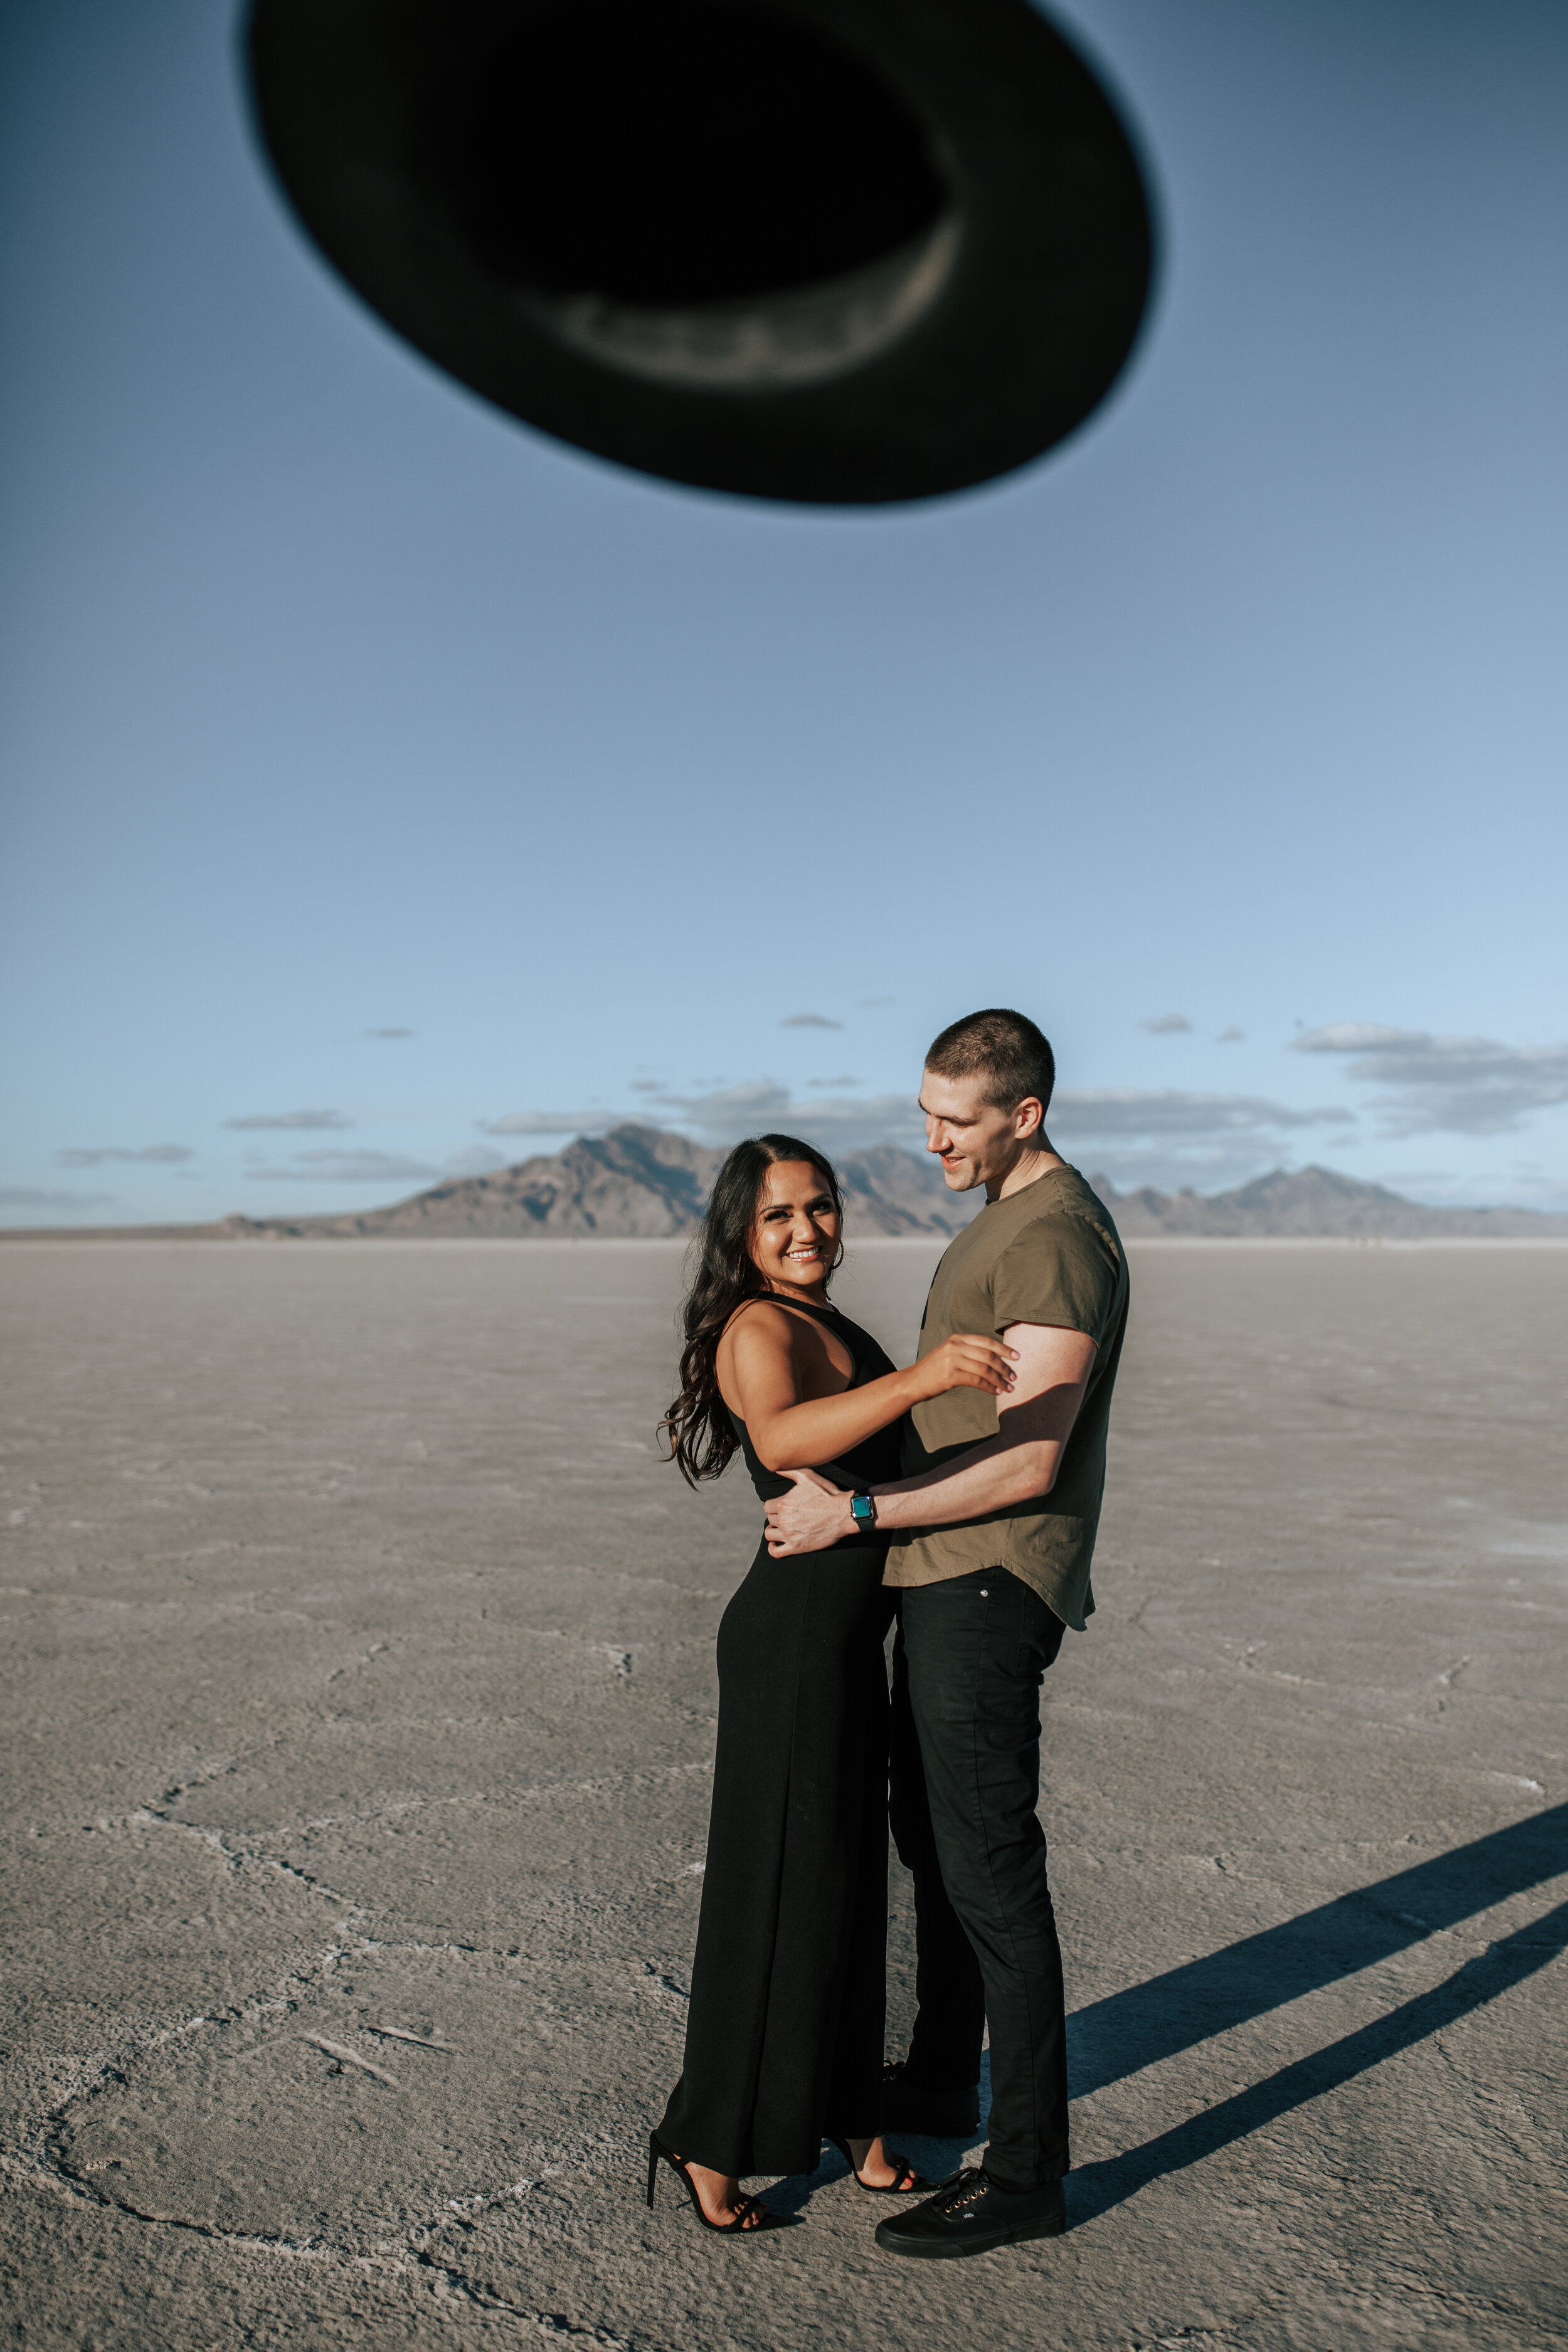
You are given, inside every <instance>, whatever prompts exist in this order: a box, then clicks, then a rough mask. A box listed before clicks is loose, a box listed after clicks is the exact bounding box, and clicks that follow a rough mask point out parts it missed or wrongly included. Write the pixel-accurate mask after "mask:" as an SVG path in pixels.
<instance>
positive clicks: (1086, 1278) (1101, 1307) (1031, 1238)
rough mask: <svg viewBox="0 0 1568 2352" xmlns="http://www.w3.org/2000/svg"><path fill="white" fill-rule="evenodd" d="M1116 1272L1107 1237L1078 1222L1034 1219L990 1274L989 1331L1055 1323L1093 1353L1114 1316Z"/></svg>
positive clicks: (1065, 1218)
mask: <svg viewBox="0 0 1568 2352" xmlns="http://www.w3.org/2000/svg"><path fill="white" fill-rule="evenodd" d="M1120 1286H1121V1265H1120V1264H1119V1263H1118V1259H1117V1255H1116V1252H1115V1250H1114V1249H1113V1247H1112V1245H1111V1243H1110V1236H1109V1234H1100V1233H1099V1232H1097V1231H1096V1229H1095V1227H1094V1226H1093V1225H1091V1224H1089V1223H1088V1222H1087V1220H1086V1219H1084V1218H1082V1217H1073V1216H1060V1215H1058V1216H1047V1217H1037V1218H1035V1219H1034V1220H1033V1221H1032V1222H1031V1223H1028V1224H1026V1226H1025V1227H1024V1230H1023V1232H1022V1233H1021V1234H1018V1235H1017V1237H1016V1239H1015V1240H1014V1241H1011V1242H1009V1243H1008V1244H1007V1247H1006V1248H1005V1250H1004V1251H1003V1252H1002V1255H1001V1256H1000V1257H999V1258H998V1259H997V1260H996V1264H995V1265H994V1269H993V1272H992V1283H991V1291H992V1300H993V1306H994V1328H995V1329H996V1330H998V1331H1000V1330H1001V1329H1002V1328H1003V1327H1004V1326H1005V1325H1006V1324H1008V1323H1057V1324H1060V1325H1061V1326H1063V1328H1065V1329H1067V1330H1069V1331H1083V1332H1087V1334H1088V1336H1089V1338H1090V1339H1092V1340H1093V1341H1094V1343H1095V1346H1096V1347H1097V1348H1098V1347H1099V1345H1100V1342H1101V1340H1102V1339H1104V1338H1105V1335H1106V1332H1107V1331H1108V1330H1109V1328H1110V1322H1111V1318H1112V1317H1113V1315H1114V1314H1115V1311H1116V1301H1117V1297H1118V1294H1119V1290H1120Z"/></svg>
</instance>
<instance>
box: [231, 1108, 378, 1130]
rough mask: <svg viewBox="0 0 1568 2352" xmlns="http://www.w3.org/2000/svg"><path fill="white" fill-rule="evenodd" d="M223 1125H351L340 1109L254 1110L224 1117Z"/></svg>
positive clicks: (246, 1126)
mask: <svg viewBox="0 0 1568 2352" xmlns="http://www.w3.org/2000/svg"><path fill="white" fill-rule="evenodd" d="M224 1125H225V1127H245V1128H251V1127H283V1128H294V1129H321V1128H331V1127H352V1126H353V1119H352V1118H345V1117H344V1115H343V1113H342V1111H341V1110H256V1111H251V1112H249V1113H248V1114H247V1117H246V1118H226V1119H225V1121H224Z"/></svg>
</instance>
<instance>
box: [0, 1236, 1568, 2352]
mask: <svg viewBox="0 0 1568 2352" xmlns="http://www.w3.org/2000/svg"><path fill="white" fill-rule="evenodd" d="M934 1255H935V1249H934V1245H932V1244H925V1243H884V1244H871V1245H868V1246H866V1247H864V1248H862V1249H861V1250H860V1251H859V1252H858V1255H857V1256H856V1257H855V1258H854V1259H853V1261H852V1262H851V1264H850V1265H849V1266H848V1267H847V1269H846V1272H845V1275H844V1276H843V1277H842V1283H841V1290H840V1296H841V1297H842V1300H843V1302H844V1304H845V1305H846V1306H847V1307H848V1308H849V1309H850V1311H851V1312H853V1313H855V1314H857V1315H858V1316H859V1317H860V1318H862V1319H863V1320H865V1321H866V1322H868V1324H869V1325H870V1326H871V1327H872V1328H874V1329H875V1330H877V1331H878V1332H879V1334H880V1335H881V1336H883V1337H884V1338H885V1339H886V1340H887V1341H888V1342H889V1345H890V1346H892V1347H893V1348H894V1349H895V1350H898V1351H903V1350H907V1349H909V1347H910V1344H911V1342H912V1337H913V1332H914V1328H915V1325H916V1321H917V1318H918V1314H919V1308H920V1302H921V1297H922V1295H923V1291H924V1287H925V1283H926V1280H927V1277H928V1276H929V1273H930V1269H931V1265H932V1263H933V1260H934ZM1132 1255H1133V1287H1134V1324H1133V1336H1132V1339H1131V1346H1130V1349H1129V1352H1128V1357H1127V1362H1126V1369H1125V1371H1124V1373H1123V1376H1122V1384H1121V1395H1120V1399H1119V1405H1118V1412H1117V1417H1116V1423H1115V1433H1114V1439H1113V1448H1112V1456H1111V1471H1110V1495H1109V1505H1108V1509H1107V1514H1106V1519H1105V1524H1104V1530H1103V1539H1102V1543H1101V1549H1100V1559H1099V1562H1098V1564H1097V1570H1096V1582H1097V1586H1098V1588H1099V1593H1100V1613H1099V1615H1098V1616H1097V1617H1096V1618H1095V1619H1094V1621H1093V1623H1092V1625H1091V1628H1090V1630H1089V1633H1088V1634H1087V1635H1083V1636H1078V1635H1069V1636H1068V1642H1067V1644H1066V1647H1065V1650H1064V1653H1063V1655H1062V1658H1061V1660H1060V1662H1059V1663H1058V1665H1057V1666H1056V1667H1055V1668H1053V1670H1052V1672H1051V1674H1050V1675H1048V1676H1047V1706H1046V1712H1045V1723H1046V1735H1045V1782H1046V1793H1045V1796H1044V1798H1043V1801H1042V1811H1043V1813H1044V1817H1045V1820H1046V1823H1047V1833H1048V1836H1049V1838H1050V1841H1051V1849H1052V1868H1053V1874H1054V1880H1055V1885H1056V1889H1057V1895H1058V1907H1059V1910H1060V1914H1061V1919H1062V1927H1063V1933H1064V1938H1065V1941H1066V1945H1067V1948H1068V1984H1069V2005H1070V2007H1071V2008H1072V2009H1073V2010H1074V2011H1075V2012H1076V2015H1075V2021H1074V2028H1073V2033H1074V2046H1073V2070H1074V2083H1075V2092H1076V2107H1075V2114H1076V2130H1077V2144H1076V2156H1077V2165H1078V2169H1077V2170H1076V2171H1075V2173H1074V2175H1073V2178H1072V2180H1071V2182H1070V2184H1069V2192H1070V2200H1071V2202H1070V2212H1071V2217H1072V2227H1071V2229H1070V2231H1069V2233H1068V2236H1067V2237H1066V2238H1064V2239H1062V2240H1060V2241H1058V2242H1053V2243H1049V2244H1044V2245H1039V2246H1035V2247H1028V2248H1023V2249H1018V2250H1015V2251H1012V2252H1005V2253H1002V2254H998V2255H994V2256H991V2257H988V2258H986V2259H984V2260H980V2261H973V2262H969V2263H946V2264H934V2265H933V2264H915V2263H900V2262H897V2261H892V2260H889V2259H888V2258H887V2257H885V2256H883V2255H881V2254H879V2253H878V2252H877V2251H876V2249H875V2247H874V2245H873V2243H872V2240H871V2229H872V2224H873V2222H874V2221H875V2220H876V2219H877V2218H878V2217H879V2213H880V2212H881V2211H884V2210H887V2209H886V2208H885V2207H882V2206H879V2204H878V2203H876V2202H875V2201H874V2200H870V2199H868V2198H866V2197H863V2196H862V2195H861V2194H860V2193H859V2192H858V2190H857V2189H856V2188H855V2187H854V2184H853V2183H852V2182H851V2181H850V2180H849V2179H847V2177H846V2176H845V2174H844V2170H843V2168H842V2166H841V2165H840V2164H839V2162H838V2160H837V2158H831V2159H830V2161H829V2164H828V2166H827V2167H826V2168H825V2169H824V2170H823V2171H822V2172H820V2173H818V2174H817V2175H816V2177H815V2178H814V2179H811V2180H810V2181H805V2180H795V2181H790V2182H788V2183H785V2184H784V2186H783V2188H782V2189H781V2190H780V2192H779V2199H778V2201H779V2202H780V2203H781V2204H782V2205H784V2207H786V2208H787V2209H789V2210H792V2211H794V2212H795V2213H796V2214H797V2215H798V2216H799V2217H800V2221H799V2225H798V2226H796V2227H795V2228H792V2229H789V2230H785V2231H779V2232H777V2233H776V2234H775V2235H773V2236H770V2237H769V2238H767V2239H766V2240H764V2241H762V2242H752V2243H748V2244H745V2245H737V2244H734V2243H732V2242H726V2241H724V2240H721V2239H716V2238H713V2237H710V2236H706V2235H704V2234H702V2233H700V2231H699V2230H698V2229H697V2227H696V2225H695V2223H694V2221H692V2219H691V2218H690V2216H689V2215H685V2214H682V2213H680V2212H679V2211H678V2210H676V2208H675V2206H674V2204H673V2202H672V2201H671V2200H669V2198H668V2192H667V2193H666V2195H665V2196H664V2198H663V2200H662V2201H661V2205H660V2208H659V2210H658V2211H657V2212H656V2213H653V2214H649V2213H648V2212H647V2210H646V2209H645V2208H644V2206H643V2204H642V2201H641V2173H642V2159H641V2150H642V2147H643V2144H644V2143H643V2135H644V2133H645V2132H646V2130H647V2126H648V2123H649V2121H650V2120H651V2119H653V2118H655V2117H657V2116H658V2112H659V2108H660V2105H661V2103H662V2100H663V2097H664V2095H665V2092H666V2090H667V2089H668V2084H669V2083H670V2081H671V2080H672V2078H673V2077H674V2075H675V2074H676V2072H677V2071H678V2068H679V2053H680V2043H681V2033H682V2026H683V2019H684V2008H683V1988H684V1986H685V1983H686V1981H687V1970H688V1967H689V1958H690V1952H691V1944H692V1936H693V1931H694V1927H695V1924H696V1916H697V1905H698V1897H699V1892H700V1885H701V1880H700V1874H699V1871H700V1863H701V1859H702V1852H703V1836H704V1823H705V1815H706V1809H707V1803H708V1791H709V1770H710V1758H711V1753H712V1745H713V1716H714V1707H715V1701H716V1693H715V1685H714V1677H713V1666H712V1647H713V1634H714V1629H715V1626H716V1624H717V1622H718V1618H719V1614H720V1612H721V1609H722V1607H723V1604H724V1601H725V1599H726V1597H727V1595H728V1594H729V1593H730V1591H731V1590H732V1588H733V1586H734V1584H735V1582H736V1580H737V1579H738V1577H739V1575H740V1574H741V1573H742V1570H743V1569H744V1566H745V1564H746V1562H747V1560H748V1559H749V1557H750V1554H751V1551H752V1547H753V1544H754V1541H755V1536H756V1530H757V1525H758V1517H759V1514H758V1509H757V1507H756V1504H755V1502H754V1499H753V1498H752V1496H751V1494H750V1491H749V1489H747V1488H746V1487H745V1486H743V1485H742V1481H741V1479H740V1478H739V1476H737V1475H731V1477H729V1478H727V1479H726V1480H725V1481H724V1482H723V1484H722V1485H721V1486H720V1487H718V1488H717V1489H714V1490H710V1491H708V1492H705V1493H704V1494H702V1495H701V1496H689V1495H688V1494H687V1492H686V1491H685V1489H684V1488H683V1487H682V1486H680V1485H679V1481H678V1479H677V1478H676V1475H675V1474H674V1472H673V1471H672V1470H670V1469H669V1468H668V1467H666V1466H664V1465H661V1464H660V1463H659V1462H658V1458H657V1456H656V1453H655V1449H654V1444H653V1424H654V1422H655V1420H656V1418H657V1415H658V1410H659V1408H660V1406H661V1404H662V1403H663V1402H664V1400H665V1398H666V1396H667V1395H668V1390H669V1387H670V1376H671V1365H672V1360H673V1352H674V1350H673V1340H672V1316H673V1309H674V1303H675V1298H676V1293H677V1286H678V1279H679V1250H678V1248H676V1247H675V1246H674V1245H671V1244H657V1243H650V1244H635V1243H604V1244H543V1243H539V1244H520V1245H513V1244H482V1243H481V1244H439V1243H437V1244H419V1243H414V1242H397V1243H394V1244H374V1243H369V1242H356V1243H350V1244H341V1245H336V1244H303V1245H288V1244H272V1245H264V1246H252V1247H247V1246H242V1245H206V1246H204V1245H200V1244H124V1245H121V1244H102V1245H99V1244H56V1245H50V1244H18V1245H13V1246H8V1247H7V1248H6V1249H5V1252H4V1254H3V1255H0V1297H3V1302H4V1310H5V1322H6V1328H7V1333H8V1338H7V1344H6V1348H5V1366H6V1370H5V1390H6V1399H5V1401H6V1405H7V1418H8V1424H9V1427H8V1440H7V1453H6V1456H5V1494H4V1498H3V1503H0V1523H4V1522H8V1524H7V1525H5V1528H4V1531H5V1540H6V1544H7V1555H6V1559H7V1564H6V1566H5V1569H4V1571H3V1582H4V1587H5V1592H4V1600H3V1602H0V1606H3V1609H4V1614H5V1642H4V1651H3V1654H4V1662H5V1701H4V1705H5V1745H6V1749H7V1754H8V1761H9V1770H8V1774H7V1783H6V1785H7V1790H8V1794H7V1798H6V1805H5V1823H4V1856H5V1864H4V1867H5V1878H4V1885H3V1886H0V1921H3V1927H0V1933H3V1937H4V1943H5V1993H4V2012H3V2015H4V2045H5V2046H4V2058H3V2070H4V2094H3V2095H4V2102H5V2124H4V2136H5V2213H4V2234H5V2289H4V2293H5V2327H6V2330H7V2333H6V2336H5V2340H6V2341H8V2342H12V2343H15V2344H17V2345H19V2346H25V2347H45V2346H47V2347H55V2346H72V2347H114V2352H142V2347H159V2352H163V2347H170V2352H187V2347H189V2352H201V2348H202V2347H214V2346H227V2345H246V2346H249V2345H266V2346H271V2345H285V2344H287V2345H289V2346H304V2347H313V2346H317V2345H321V2346H328V2345H340V2344H356V2345H357V2344H363V2345H366V2346H374V2347H392V2346H399V2345H413V2346H420V2347H425V2346H431V2347H435V2346H440V2347H459V2348H460V2352H466V2347H470V2346H471V2347H487V2352H488V2347H511V2346H524V2347H526V2346H531V2345H535V2344H537V2343H538V2342H539V2341H540V2340H541V2339H542V2338H548V2339H550V2340H552V2341H559V2342H562V2343H565V2344H570V2343H573V2342H577V2343H583V2344H585V2345H587V2344H596V2345H601V2346H609V2347H615V2346H621V2347H637V2352H730V2347H736V2352H753V2347H756V2352H795V2348H796V2347H818V2346H826V2345H831V2344H835V2343H838V2342H845V2341H847V2342H854V2343H862V2344H866V2345H875V2346H878V2347H889V2352H905V2347H908V2352H916V2347H927V2346H935V2347H948V2346H952V2347H958V2346H963V2347H1041V2346H1058V2345H1059V2346H1063V2347H1155V2346H1163V2347H1175V2346H1180V2347H1186V2352H1230V2347H1259V2352H1273V2347H1310V2352H1350V2347H1363V2346H1366V2347H1373V2346H1375V2347H1461V2346H1463V2347H1479V2346H1487V2347H1490V2346H1499V2347H1500V2346H1510V2347H1544V2346H1547V2345H1559V2344H1563V2343H1564V2342H1565V2341H1568V2297H1565V2294H1564V2284H1565V2273H1568V2197H1565V2195H1564V2186H1565V2168H1564V2141H1563V2124H1564V2107H1563V2080H1564V2073H1565V2071H1568V2070H1565V2068H1564V2063H1563V2062H1564V2056H1565V2054H1568V2029H1565V2025H1564V2009H1563V1992H1564V1989H1565V1979H1568V1969H1565V1967H1564V1961H1563V1947H1564V1944H1565V1942H1568V1924H1565V1923H1568V1900H1565V1898H1568V1836H1565V1833H1564V1823H1565V1822H1568V1769H1565V1765H1564V1752H1565V1750H1568V1720H1565V1717H1568V1466H1565V1463H1564V1448H1563V1391H1564V1374H1565V1372H1568V1251H1561V1250H1558V1251H1552V1250H1550V1249H1531V1248H1516V1249H1508V1248H1490V1249H1488V1248H1484V1247H1478V1248H1468V1247H1449V1248H1395V1247H1383V1248H1360V1249H1357V1248H1347V1247H1335V1246H1317V1247H1313V1246H1306V1247H1294V1248H1291V1247H1279V1246H1275V1247H1270V1246H1268V1245H1262V1246H1253V1245H1248V1244H1240V1243H1228V1244H1219V1245H1217V1246H1209V1247H1202V1246H1199V1247H1181V1246H1173V1245H1168V1244H1148V1245H1144V1246H1142V1247H1138V1246H1137V1245H1134V1248H1133V1253H1132ZM909 1935H910V1925H909V1916H908V1906H907V1900H906V1883H905V1882H904V1881H903V1880H902V1878H901V1875H900V1876H897V1877H896V1879H895V1906H894V1922H893V1956H894V1968H893V1992H892V2001H893V2017H892V2029H893V2032H894V2035H895V2046H896V2036H897V2034H898V2032H899V2031H900V2028H901V2026H902V2025H903V2023H904V2022H905V2021H907V2018H908V2014H909V2009H910V1946H909ZM918 2152H920V2153H921V2154H922V2155H923V2157H924V2158H925V2160H926V2163H927V2167H928V2168H932V2167H934V2166H937V2165H941V2166H942V2167H943V2168H946V2167H948V2166H951V2165H952V2164H953V2163H956V2162H957V2161H958V2160H959V2159H960V2158H961V2157H962V2156H963V2155H964V2154H965V2153H966V2151H965V2150H963V2148H961V2147H956V2146H948V2147H926V2148H924V2149H923V2150H920V2151H918Z"/></svg>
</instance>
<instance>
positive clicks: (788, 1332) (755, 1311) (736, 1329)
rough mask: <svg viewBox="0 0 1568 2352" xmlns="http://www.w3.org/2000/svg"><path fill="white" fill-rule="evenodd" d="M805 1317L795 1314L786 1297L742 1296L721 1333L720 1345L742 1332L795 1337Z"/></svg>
mask: <svg viewBox="0 0 1568 2352" xmlns="http://www.w3.org/2000/svg"><path fill="white" fill-rule="evenodd" d="M800 1321H801V1318H800V1317H799V1316H798V1315H792V1314H791V1313H790V1311H789V1308H788V1307H786V1306H784V1303H783V1302H782V1300H779V1299H776V1298H742V1301H741V1303H740V1305H739V1307H736V1309H735V1311H734V1313H733V1314H732V1315H731V1318H730V1320H729V1321H728V1322H727V1323H726V1324H725V1326H724V1328H723V1330H722V1331H721V1334H720V1338H719V1345H720V1346H721V1347H723V1346H724V1344H725V1342H726V1341H727V1340H729V1341H733V1340H734V1339H738V1338H739V1337H740V1336H741V1335H742V1333H750V1334H754V1335H755V1336H756V1337H757V1338H759V1339H773V1340H776V1339H789V1338H791V1337H793V1335H794V1333H795V1331H796V1330H797V1329H798V1328H799V1326H800Z"/></svg>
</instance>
